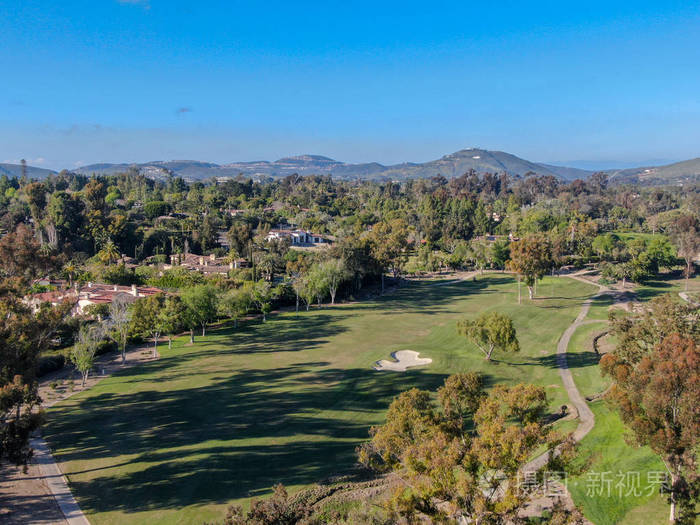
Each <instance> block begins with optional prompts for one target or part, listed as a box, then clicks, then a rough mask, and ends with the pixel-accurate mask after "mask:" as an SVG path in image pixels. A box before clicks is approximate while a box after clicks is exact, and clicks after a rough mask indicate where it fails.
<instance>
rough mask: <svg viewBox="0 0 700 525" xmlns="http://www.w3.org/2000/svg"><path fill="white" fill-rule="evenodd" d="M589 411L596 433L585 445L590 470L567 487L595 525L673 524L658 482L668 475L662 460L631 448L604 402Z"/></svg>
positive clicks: (583, 451) (582, 450)
mask: <svg viewBox="0 0 700 525" xmlns="http://www.w3.org/2000/svg"><path fill="white" fill-rule="evenodd" d="M590 407H591V410H593V414H594V415H595V427H593V430H591V432H590V433H589V434H588V435H587V436H586V437H585V438H583V440H582V441H581V444H580V460H581V461H588V462H589V464H588V468H587V470H586V472H585V473H584V474H582V475H581V476H578V477H575V478H573V479H570V480H569V483H568V487H569V491H570V492H571V496H572V498H573V500H574V502H575V503H576V504H577V505H580V506H581V508H582V509H583V513H584V515H585V516H586V518H588V519H589V520H591V521H592V522H593V523H595V524H596V525H614V524H629V525H636V524H639V523H644V524H645V525H660V524H663V523H668V512H669V506H668V504H667V503H666V498H665V496H664V495H663V494H660V490H659V489H660V484H658V483H656V482H655V481H656V480H657V479H658V477H657V473H660V474H663V473H664V472H666V469H665V467H664V464H663V462H662V461H661V459H659V457H658V456H657V455H655V454H654V453H653V452H652V451H651V449H649V447H636V446H631V445H630V444H628V443H627V442H626V440H625V436H626V435H627V433H628V432H629V431H628V430H627V429H626V427H625V426H624V424H623V423H622V421H621V420H620V417H619V416H618V415H617V413H616V412H615V411H614V410H613V409H612V408H611V407H609V406H608V405H607V403H606V402H605V401H597V402H595V403H592V404H591V405H590Z"/></svg>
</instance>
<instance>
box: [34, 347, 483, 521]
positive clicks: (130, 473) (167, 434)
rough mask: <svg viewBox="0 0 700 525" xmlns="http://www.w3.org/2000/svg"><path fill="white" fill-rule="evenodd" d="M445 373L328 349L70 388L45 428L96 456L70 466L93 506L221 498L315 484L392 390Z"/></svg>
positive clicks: (67, 452) (346, 457)
mask: <svg viewBox="0 0 700 525" xmlns="http://www.w3.org/2000/svg"><path fill="white" fill-rule="evenodd" d="M131 371H133V372H136V371H137V369H132V370H131ZM192 373H193V374H196V373H197V371H196V370H192ZM445 377H446V374H437V373H432V372H430V371H427V370H420V371H419V370H415V371H409V372H408V373H403V374H401V373H397V374H387V373H385V374H381V373H378V372H375V371H373V370H371V369H369V368H367V369H364V368H361V369H360V368H350V369H340V368H329V367H328V366H327V362H325V361H307V362H303V363H298V364H293V365H288V366H283V367H279V368H272V369H264V370H263V369H241V370H236V371H233V372H232V374H231V375H230V376H226V377H223V376H222V375H218V374H217V375H216V376H215V377H212V378H209V379H210V381H211V382H210V383H209V384H206V385H203V386H197V387H193V388H181V389H177V388H174V389H171V390H167V391H162V390H155V389H152V388H150V385H144V386H143V387H142V388H146V389H145V390H141V391H139V390H136V389H134V390H132V391H126V392H123V393H121V392H120V393H113V392H103V393H94V394H93V395H88V396H86V397H80V398H76V399H69V400H67V401H66V402H65V404H64V406H63V407H61V409H60V410H56V411H51V413H50V421H49V424H48V425H47V426H46V429H45V430H46V432H45V435H46V438H47V440H48V441H49V442H50V443H51V445H52V448H53V449H54V451H55V453H56V457H57V460H59V461H61V462H70V461H88V462H91V463H88V464H87V465H86V464H84V463H83V464H81V467H79V468H75V469H74V470H73V469H72V467H71V465H70V464H68V465H67V466H66V474H67V475H68V476H69V478H70V480H71V486H72V488H73V489H74V491H75V494H76V496H77V497H78V499H79V502H80V504H81V506H82V507H83V508H84V509H85V510H86V511H87V512H88V513H90V514H92V513H101V512H107V511H115V510H123V511H125V512H139V511H144V510H149V509H167V508H172V509H175V508H182V507H184V506H188V505H195V504H208V503H223V502H226V501H229V500H232V499H239V498H247V497H250V496H253V495H256V494H260V493H262V492H267V491H268V490H269V488H270V487H271V486H272V485H273V484H275V483H277V482H283V483H285V484H289V485H298V484H308V483H312V482H314V481H317V480H319V479H323V478H326V477H328V476H330V475H333V474H337V473H339V472H345V471H349V470H350V469H352V467H353V465H354V464H355V461H356V459H355V458H356V456H355V450H354V449H355V447H356V446H357V445H358V444H359V443H361V442H363V441H365V440H367V439H368V430H369V426H370V425H371V424H377V423H381V421H382V419H383V413H384V411H385V410H386V408H387V407H388V405H389V403H390V401H391V399H392V398H393V397H394V396H396V395H397V394H398V393H399V392H401V391H403V390H406V389H408V388H410V387H412V386H416V387H418V388H424V389H430V390H434V389H435V388H436V387H437V386H439V385H440V384H442V382H443V381H444V379H445ZM123 379H124V380H125V381H128V380H130V378H128V377H125V378H123ZM487 382H488V378H487ZM135 388H138V386H135ZM95 464H97V465H99V466H98V467H95V466H94V465H95ZM91 465H93V466H91ZM112 468H114V469H115V470H111V469H112ZM100 469H102V470H104V473H103V474H104V475H99V474H97V473H98V472H99V470H100ZM80 473H83V474H84V473H91V474H92V475H93V476H94V475H97V477H93V479H85V476H81V475H80Z"/></svg>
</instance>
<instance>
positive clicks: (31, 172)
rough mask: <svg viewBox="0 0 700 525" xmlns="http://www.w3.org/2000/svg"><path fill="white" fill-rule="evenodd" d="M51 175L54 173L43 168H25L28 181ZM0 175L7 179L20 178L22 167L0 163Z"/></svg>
mask: <svg viewBox="0 0 700 525" xmlns="http://www.w3.org/2000/svg"><path fill="white" fill-rule="evenodd" d="M52 173H56V172H55V171H52V170H47V169H44V168H36V167H34V166H27V177H29V178H30V179H43V178H45V177H47V176H48V175H51V174H52ZM0 175H7V176H8V177H21V176H22V166H21V165H20V164H4V163H0Z"/></svg>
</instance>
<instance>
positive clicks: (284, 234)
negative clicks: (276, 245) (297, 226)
mask: <svg viewBox="0 0 700 525" xmlns="http://www.w3.org/2000/svg"><path fill="white" fill-rule="evenodd" d="M265 239H266V240H267V241H268V242H269V241H273V240H281V239H287V240H289V243H290V244H292V245H300V246H304V245H307V246H308V245H316V244H328V243H330V242H331V241H330V239H328V238H327V237H324V236H322V235H320V234H318V233H312V232H310V231H306V230H283V229H274V230H270V231H269V232H268V233H267V236H266V237H265Z"/></svg>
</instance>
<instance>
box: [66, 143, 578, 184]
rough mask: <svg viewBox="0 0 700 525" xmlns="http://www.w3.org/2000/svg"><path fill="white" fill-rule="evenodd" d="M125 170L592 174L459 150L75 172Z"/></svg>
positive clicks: (97, 169)
mask: <svg viewBox="0 0 700 525" xmlns="http://www.w3.org/2000/svg"><path fill="white" fill-rule="evenodd" d="M130 168H136V169H140V170H143V171H144V172H145V173H146V174H148V175H149V176H153V177H156V178H158V177H160V176H164V175H166V174H167V173H168V172H172V173H174V174H176V175H180V176H182V177H185V178H187V179H195V180H201V179H208V178H211V177H217V178H227V177H235V176H236V175H244V176H247V177H272V178H281V177H286V176H288V175H291V174H293V173H298V174H299V175H312V174H313V175H326V174H332V175H333V176H334V177H336V178H340V179H357V178H364V179H379V180H405V179H410V178H418V177H434V176H436V175H443V176H445V177H448V178H452V177H458V176H460V175H463V174H464V173H467V172H468V171H470V170H474V171H476V172H477V173H487V172H488V173H508V174H510V175H525V174H526V173H537V174H538V175H551V176H554V177H557V178H560V179H565V180H573V179H576V178H586V177H587V176H589V175H590V174H591V172H590V171H586V170H581V169H577V168H566V167H560V166H550V165H547V164H540V163H536V162H531V161H528V160H525V159H521V158H520V157H516V156H515V155H512V154H510V153H505V152H503V151H489V150H484V149H464V150H461V151H458V152H456V153H452V154H450V155H445V156H444V157H442V158H440V159H437V160H433V161H429V162H425V163H413V162H404V163H401V164H393V165H388V166H387V165H384V164H380V163H378V162H368V163H362V164H350V163H345V162H340V161H337V160H334V159H331V158H328V157H324V156H321V155H299V156H296V157H285V158H281V159H278V160H276V161H266V160H261V161H252V162H232V163H228V164H214V163H211V162H198V161H192V160H175V161H154V162H146V163H142V164H91V165H89V166H83V167H81V168H78V169H77V170H75V171H76V172H78V173H83V174H92V173H100V174H107V173H116V172H119V171H127V170H128V169H130Z"/></svg>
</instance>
